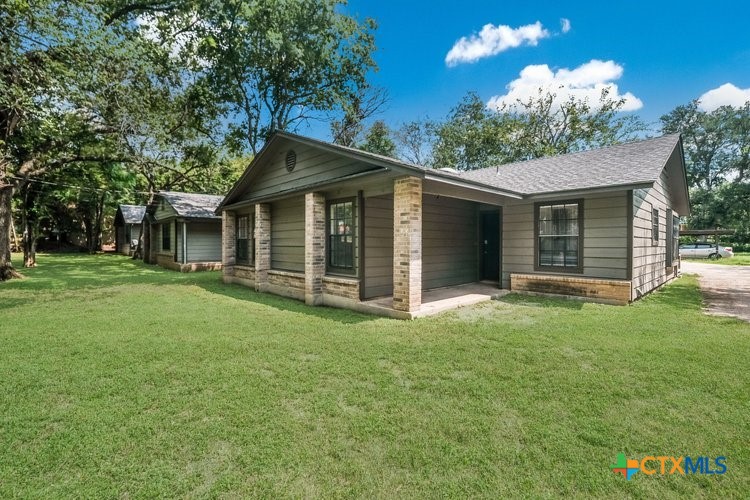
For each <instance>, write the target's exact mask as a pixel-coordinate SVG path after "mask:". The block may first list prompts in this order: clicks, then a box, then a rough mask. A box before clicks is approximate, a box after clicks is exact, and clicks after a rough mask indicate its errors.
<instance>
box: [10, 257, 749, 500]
mask: <svg viewBox="0 0 750 500" xmlns="http://www.w3.org/2000/svg"><path fill="white" fill-rule="evenodd" d="M40 260H41V261H42V262H43V263H44V265H43V266H40V267H38V268H36V269H30V270H28V272H27V275H28V278H27V279H25V280H16V281H11V282H8V283H3V284H0V304H1V305H2V311H3V312H2V314H3V319H4V320H6V319H7V320H8V321H1V322H0V343H2V345H3V349H2V350H0V391H2V394H3V395H4V396H3V398H4V399H3V404H4V409H3V412H2V416H0V419H1V422H2V429H3V432H2V433H0V447H1V448H2V450H3V453H2V454H0V477H2V478H3V481H0V496H2V497H13V496H18V497H40V496H43V497H55V498H57V497H86V498H98V497H103V496H108V497H149V498H155V497H165V496H168V497H194V496H200V497H233V498H238V497H242V498H246V497H268V498H278V497H326V498H339V497H367V498H376V497H389V496H394V494H396V493H395V492H397V495H398V496H403V497H431V498H445V497H489V498H498V497H500V498H503V497H531V498H535V497H561V496H567V497H570V496H577V497H597V498H601V497H623V496H625V497H638V498H641V497H643V498H645V497H648V498H669V497H677V496H680V497H682V496H686V497H705V496H710V497H721V498H734V497H737V498H739V497H744V496H746V492H747V491H748V490H749V489H750V483H749V481H750V478H749V477H748V475H747V474H744V473H743V471H746V470H748V469H749V468H750V456H748V453H747V441H748V429H750V412H748V411H747V404H746V403H747V387H748V386H750V372H749V371H748V370H747V369H746V367H747V360H748V358H749V357H750V325H748V324H747V323H744V322H741V321H737V320H733V319H728V318H720V317H714V316H708V315H705V314H703V313H702V310H701V295H700V292H699V290H698V288H697V286H696V280H695V278H693V277H684V278H681V279H680V280H678V281H677V282H675V283H673V284H670V285H667V286H665V287H664V288H663V289H662V290H659V291H656V292H654V293H652V294H650V295H649V296H648V297H646V298H644V299H642V300H640V301H639V302H638V303H636V304H633V305H632V306H628V307H621V306H606V305H597V304H588V303H582V302H578V301H570V300H561V299H546V298H534V297H523V296H518V295H509V296H507V297H506V298H505V299H504V300H501V301H492V302H488V303H485V304H483V305H477V306H472V307H465V308H462V309H459V310H457V311H454V312H451V313H447V314H443V315H441V316H438V317H432V318H425V319H419V320H414V321H398V320H390V319H385V318H374V317H371V316H366V315H362V314H358V313H355V312H352V311H344V310H336V309H331V308H325V307H315V308H314V307H308V306H305V305H304V304H303V303H301V302H299V301H294V300H289V299H284V298H281V297H275V296H271V295H268V294H261V293H256V292H255V291H253V290H252V289H248V288H246V287H242V286H238V285H225V284H223V283H221V279H220V276H219V274H218V273H210V272H209V273H189V274H182V273H176V272H172V271H166V270H163V269H160V268H157V267H154V266H147V265H143V264H141V263H137V262H134V261H131V260H129V259H127V258H126V257H122V256H112V255H95V256H88V255H83V256H77V255H72V256H71V255H41V256H40ZM143 318H146V319H145V320H144V319H143ZM655 318H658V320H655ZM706 373H710V374H711V376H701V375H699V374H706ZM665 374H677V376H669V377H666V378H665ZM686 374H690V376H687V375H686ZM656 381H662V382H661V383H657V382H656ZM667 416H668V418H667ZM621 452H624V453H627V454H628V455H629V457H630V458H642V457H643V456H645V455H647V454H664V455H674V456H682V455H685V454H689V455H692V456H695V455H712V456H713V455H726V456H727V457H729V459H728V461H727V463H728V464H729V471H728V474H726V475H724V476H702V475H697V474H696V475H687V476H682V475H675V476H664V477H645V476H639V475H636V477H635V478H634V479H633V480H631V481H625V480H624V479H623V478H622V477H620V476H616V475H614V474H612V472H611V471H610V469H609V465H610V464H612V463H614V460H615V459H616V457H617V454H618V453H621ZM639 474H640V473H639Z"/></svg>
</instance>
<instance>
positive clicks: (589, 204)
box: [502, 191, 628, 288]
mask: <svg viewBox="0 0 750 500" xmlns="http://www.w3.org/2000/svg"><path fill="white" fill-rule="evenodd" d="M565 199H566V198H561V200H565ZM627 205H628V196H627V192H624V191H622V192H615V193H603V194H598V195H589V196H586V197H584V198H583V272H582V273H580V274H571V273H560V274H570V275H574V276H581V277H585V278H606V279H623V280H624V279H627V278H628V255H627V253H628V251H627V248H628V208H627ZM502 232H503V262H502V266H503V273H502V287H503V288H509V287H510V274H511V273H523V274H534V273H535V272H536V271H535V270H534V204H533V203H523V204H516V203H512V204H508V205H506V206H505V207H504V212H503V227H502ZM540 274H553V273H550V272H548V271H543V272H540Z"/></svg>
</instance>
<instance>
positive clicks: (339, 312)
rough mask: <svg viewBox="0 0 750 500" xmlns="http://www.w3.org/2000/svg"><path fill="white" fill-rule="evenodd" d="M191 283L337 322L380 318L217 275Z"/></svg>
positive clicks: (282, 309)
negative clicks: (259, 289)
mask: <svg viewBox="0 0 750 500" xmlns="http://www.w3.org/2000/svg"><path fill="white" fill-rule="evenodd" d="M212 274H216V273H212ZM193 284H195V285H197V286H199V287H200V288H202V289H204V290H206V291H207V292H209V293H214V294H218V295H223V296H225V297H230V298H232V299H236V300H242V301H246V302H252V303H253V304H260V305H264V306H267V307H272V308H274V309H277V310H279V311H287V312H294V313H299V314H306V315H308V316H315V317H317V318H320V319H325V320H328V321H335V322H337V323H344V324H354V323H363V322H366V321H373V320H376V319H380V317H379V316H373V315H369V314H363V313H358V312H355V311H350V310H348V309H336V308H333V307H324V306H315V307H313V306H308V305H306V304H305V303H303V302H300V301H298V300H294V299H290V298H286V297H280V296H278V295H273V294H270V293H261V292H256V291H255V290H253V289H251V288H248V287H246V286H243V285H238V284H227V283H224V282H223V281H221V277H220V276H217V279H216V280H212V281H202V282H200V283H193Z"/></svg>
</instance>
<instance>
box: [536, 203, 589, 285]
mask: <svg viewBox="0 0 750 500" xmlns="http://www.w3.org/2000/svg"><path fill="white" fill-rule="evenodd" d="M534 219H535V233H536V241H535V254H536V262H535V266H534V268H535V269H536V270H548V271H556V272H575V273H580V272H582V271H583V266H582V261H583V201H582V200H573V201H564V202H555V203H537V204H536V205H535V213H534Z"/></svg>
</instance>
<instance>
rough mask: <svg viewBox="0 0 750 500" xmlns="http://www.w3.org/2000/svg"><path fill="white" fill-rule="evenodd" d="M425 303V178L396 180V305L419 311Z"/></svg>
mask: <svg viewBox="0 0 750 500" xmlns="http://www.w3.org/2000/svg"><path fill="white" fill-rule="evenodd" d="M421 305H422V179H420V178H419V177H406V178H402V179H397V180H395V181H394V183H393V308H394V309H396V310H398V311H406V312H414V311H418V310H419V308H420V307H421Z"/></svg>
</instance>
